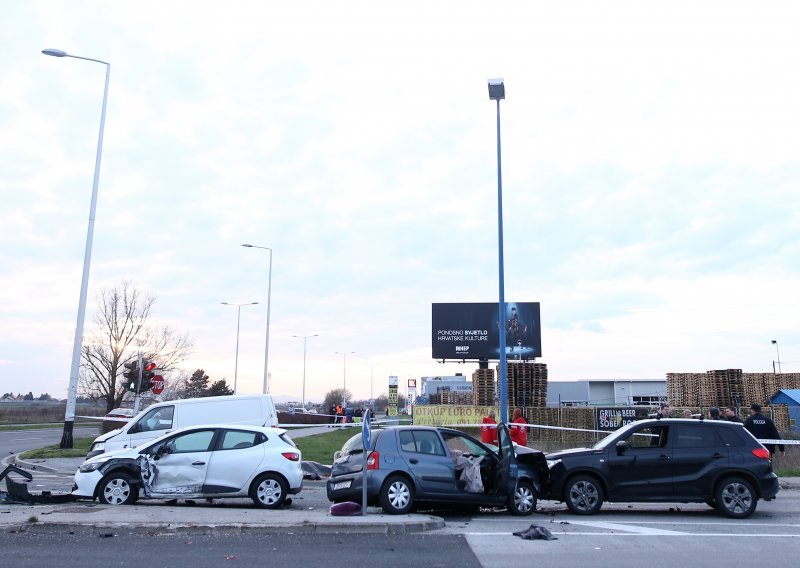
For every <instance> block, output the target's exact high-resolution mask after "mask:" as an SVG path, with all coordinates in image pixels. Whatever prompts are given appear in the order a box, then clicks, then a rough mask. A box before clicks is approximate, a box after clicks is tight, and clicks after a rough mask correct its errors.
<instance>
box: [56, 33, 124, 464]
mask: <svg viewBox="0 0 800 568" xmlns="http://www.w3.org/2000/svg"><path fill="white" fill-rule="evenodd" d="M42 53H44V54H45V55H50V56H52V57H71V58H73V59H83V60H84V61H94V62H95V63H102V64H103V65H105V66H106V84H105V88H104V90H103V108H102V110H101V111H100V135H99V136H98V138H97V155H96V157H95V161H94V181H93V182H92V203H91V206H90V207H89V230H88V231H87V234H86V250H85V252H84V254H83V276H82V277H81V292H80V300H79V301H78V323H77V325H76V326H75V340H74V342H73V344H72V365H71V367H70V373H69V388H68V390H67V410H66V413H65V414H64V432H63V433H62V434H61V444H60V447H62V448H71V447H72V428H73V425H74V423H75V402H76V400H77V398H78V373H79V371H80V363H81V350H82V349H81V348H82V344H83V322H84V320H85V319H86V292H87V290H88V288H89V266H90V265H91V262H92V237H93V236H94V219H95V211H96V210H97V188H98V185H99V182H100V158H101V156H102V154H103V130H104V129H105V125H106V103H107V102H108V79H109V77H110V76H111V64H110V63H108V62H106V61H100V60H99V59H92V58H91V57H80V56H78V55H70V54H69V53H67V52H65V51H62V50H60V49H43V50H42Z"/></svg>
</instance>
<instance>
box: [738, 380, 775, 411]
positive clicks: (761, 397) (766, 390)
mask: <svg viewBox="0 0 800 568" xmlns="http://www.w3.org/2000/svg"><path fill="white" fill-rule="evenodd" d="M742 381H743V383H744V389H743V390H744V396H743V398H742V406H745V407H747V406H750V405H751V404H752V403H754V402H757V403H758V404H761V405H766V404H767V402H768V401H769V399H770V398H771V397H772V395H774V394H775V393H776V392H777V391H778V383H777V380H776V379H775V375H774V374H773V373H744V374H743V375H742Z"/></svg>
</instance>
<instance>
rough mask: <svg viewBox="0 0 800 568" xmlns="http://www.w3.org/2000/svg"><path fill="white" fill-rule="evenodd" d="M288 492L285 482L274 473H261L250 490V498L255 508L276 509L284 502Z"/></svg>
mask: <svg viewBox="0 0 800 568" xmlns="http://www.w3.org/2000/svg"><path fill="white" fill-rule="evenodd" d="M288 492H289V490H288V488H287V487H286V482H285V481H284V480H283V478H282V477H281V476H279V475H276V474H274V473H262V474H261V475H259V476H258V477H257V478H256V479H255V481H253V485H252V487H251V488H250V498H251V499H252V500H253V503H255V504H256V507H261V508H263V509H277V508H278V507H280V506H281V505H283V502H284V501H285V500H286V495H287V493H288Z"/></svg>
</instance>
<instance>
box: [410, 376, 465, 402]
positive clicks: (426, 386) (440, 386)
mask: <svg viewBox="0 0 800 568" xmlns="http://www.w3.org/2000/svg"><path fill="white" fill-rule="evenodd" d="M420 384H421V387H420V395H421V396H428V397H429V396H431V395H432V394H436V393H438V392H439V391H440V390H448V391H451V392H459V391H460V392H465V393H472V382H471V381H467V377H465V376H464V375H453V376H448V377H422V378H421V379H420Z"/></svg>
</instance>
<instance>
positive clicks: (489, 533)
mask: <svg viewBox="0 0 800 568" xmlns="http://www.w3.org/2000/svg"><path fill="white" fill-rule="evenodd" d="M550 532H552V533H553V536H557V537H559V538H561V537H567V536H685V537H698V536H700V537H704V538H705V537H725V538H731V537H734V538H735V537H746V536H749V537H756V538H773V537H775V538H798V537H800V534H791V533H790V534H755V533H743V534H737V533H697V534H694V533H680V532H669V531H665V532H664V533H658V534H647V533H619V532H555V531H550ZM458 534H463V535H464V536H498V535H500V536H502V535H506V536H511V533H507V532H464V533H462V532H460V533H458Z"/></svg>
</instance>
